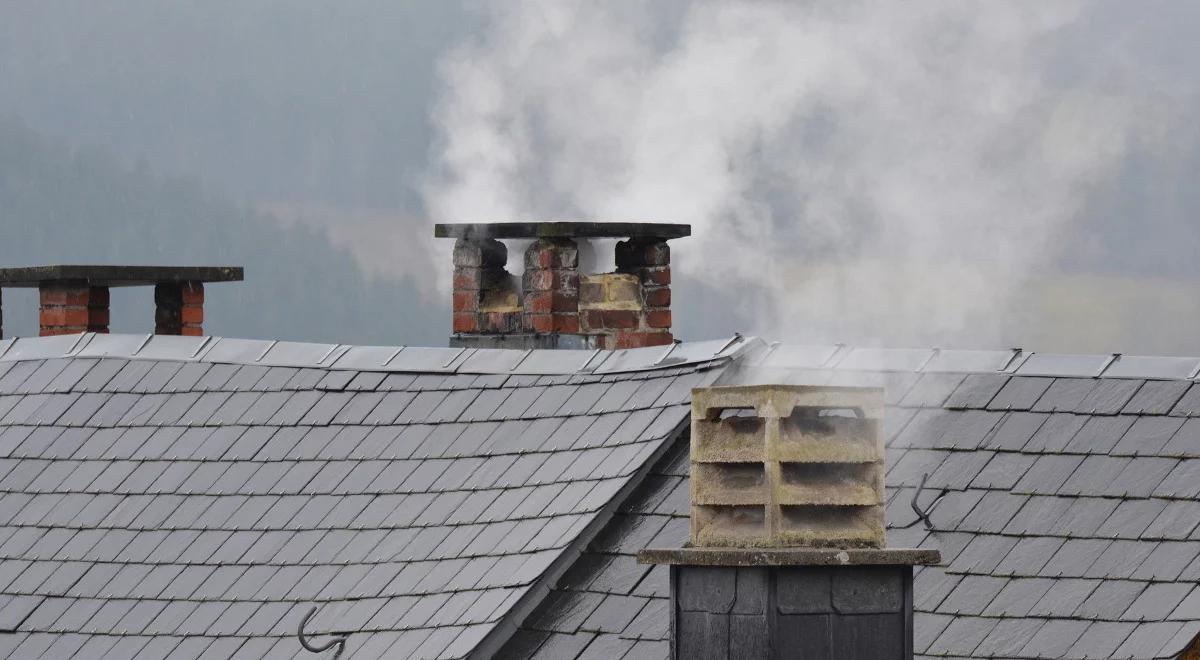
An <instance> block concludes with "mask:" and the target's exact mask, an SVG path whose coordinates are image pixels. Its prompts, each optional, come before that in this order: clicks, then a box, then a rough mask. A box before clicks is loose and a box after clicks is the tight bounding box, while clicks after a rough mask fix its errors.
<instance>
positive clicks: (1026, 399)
mask: <svg viewBox="0 0 1200 660" xmlns="http://www.w3.org/2000/svg"><path fill="white" fill-rule="evenodd" d="M1051 382H1053V379H1052V378H1040V377H1032V376H1016V377H1013V378H1010V379H1009V380H1008V382H1006V383H1005V384H1004V387H1002V388H1001V389H1000V391H999V392H997V393H996V396H994V397H992V400H991V401H990V402H989V403H988V404H987V408H988V409H989V410H1029V409H1030V408H1032V407H1033V404H1035V403H1037V400H1038V399H1039V398H1041V396H1042V394H1044V393H1045V392H1046V389H1047V388H1049V387H1050V383H1051Z"/></svg>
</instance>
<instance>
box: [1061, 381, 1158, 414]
mask: <svg viewBox="0 0 1200 660" xmlns="http://www.w3.org/2000/svg"><path fill="white" fill-rule="evenodd" d="M1143 382H1144V381H1141V380H1124V379H1117V378H1105V379H1101V380H1098V381H1097V382H1096V386H1095V387H1093V388H1092V391H1091V392H1089V393H1088V395H1087V396H1085V397H1084V398H1083V401H1081V402H1080V403H1079V405H1078V406H1077V407H1076V408H1075V412H1077V413H1083V414H1087V415H1115V414H1117V413H1118V412H1120V411H1121V410H1122V409H1123V408H1124V407H1125V406H1126V404H1128V403H1129V401H1130V400H1131V399H1132V398H1133V396H1134V395H1135V394H1136V393H1137V392H1138V390H1139V389H1140V388H1141V386H1142V383H1143Z"/></svg>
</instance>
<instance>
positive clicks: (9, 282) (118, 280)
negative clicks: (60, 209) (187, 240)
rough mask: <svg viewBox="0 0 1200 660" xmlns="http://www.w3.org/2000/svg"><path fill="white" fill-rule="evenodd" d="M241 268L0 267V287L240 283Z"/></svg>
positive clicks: (242, 274) (243, 277)
mask: <svg viewBox="0 0 1200 660" xmlns="http://www.w3.org/2000/svg"><path fill="white" fill-rule="evenodd" d="M243 279H245V273H244V271H243V269H242V267H241V266H106V265H91V266H87V265H56V266H22V267H17V268H0V287H13V288H18V287H25V288H28V287H34V288H36V287H38V286H40V285H41V284H42V283H44V282H87V283H88V284H91V285H93V286H147V285H153V284H158V283H160V282H241V281H242V280H243Z"/></svg>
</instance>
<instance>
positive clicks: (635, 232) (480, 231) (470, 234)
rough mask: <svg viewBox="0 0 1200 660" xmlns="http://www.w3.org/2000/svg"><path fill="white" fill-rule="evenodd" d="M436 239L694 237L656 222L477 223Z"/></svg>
mask: <svg viewBox="0 0 1200 660" xmlns="http://www.w3.org/2000/svg"><path fill="white" fill-rule="evenodd" d="M433 235H434V237H435V238H465V239H483V238H497V239H499V238H648V239H656V240H670V239H672V238H683V237H685V236H691V235H692V226H691V225H680V224H663V223H656V222H478V223H469V222H468V223H451V224H437V225H434V226H433Z"/></svg>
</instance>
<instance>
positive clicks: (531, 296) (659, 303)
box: [434, 222, 691, 349]
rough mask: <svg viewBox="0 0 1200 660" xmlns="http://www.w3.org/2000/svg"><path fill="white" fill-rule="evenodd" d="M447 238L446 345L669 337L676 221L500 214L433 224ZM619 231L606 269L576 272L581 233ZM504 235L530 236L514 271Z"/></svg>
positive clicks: (641, 341) (625, 344) (612, 234)
mask: <svg viewBox="0 0 1200 660" xmlns="http://www.w3.org/2000/svg"><path fill="white" fill-rule="evenodd" d="M434 235H435V236H437V237H439V238H454V239H455V243H454V294H453V295H454V324H453V328H454V335H453V336H452V337H451V341H450V343H451V345H452V346H477V347H501V348H606V349H617V348H638V347H643V346H659V345H664V344H669V343H671V342H672V341H674V337H673V336H672V334H671V251H670V248H669V247H668V246H667V241H668V240H671V239H674V238H682V237H685V236H689V235H691V227H690V226H688V225H678V224H655V223H630V222H502V223H480V224H439V225H436V226H435V227H434ZM603 238H608V239H611V238H617V239H623V240H621V241H620V242H618V243H617V247H616V259H615V262H616V263H615V264H614V270H613V272H609V273H581V272H580V270H579V264H580V260H579V251H580V243H581V242H585V241H588V240H591V239H603ZM505 239H515V240H532V242H531V243H530V244H529V246H528V248H526V250H525V254H524V266H525V271H524V273H523V274H522V275H521V277H520V278H517V277H515V276H514V275H512V274H510V273H508V272H507V271H506V270H505V264H506V263H507V261H508V249H507V247H506V246H505V245H504V244H503V243H502V242H501V241H502V240H505Z"/></svg>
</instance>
